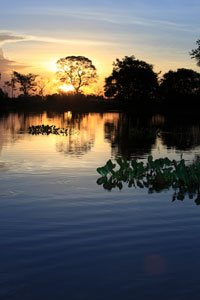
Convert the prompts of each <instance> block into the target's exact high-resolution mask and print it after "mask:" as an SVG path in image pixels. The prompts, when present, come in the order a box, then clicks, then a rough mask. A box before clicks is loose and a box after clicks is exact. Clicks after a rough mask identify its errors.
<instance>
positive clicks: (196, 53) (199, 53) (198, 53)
mask: <svg viewBox="0 0 200 300" xmlns="http://www.w3.org/2000/svg"><path fill="white" fill-rule="evenodd" d="M196 44H197V48H196V49H193V50H192V51H191V52H190V56H191V58H192V59H195V60H196V61H197V66H199V67H200V39H199V40H197V41H196Z"/></svg>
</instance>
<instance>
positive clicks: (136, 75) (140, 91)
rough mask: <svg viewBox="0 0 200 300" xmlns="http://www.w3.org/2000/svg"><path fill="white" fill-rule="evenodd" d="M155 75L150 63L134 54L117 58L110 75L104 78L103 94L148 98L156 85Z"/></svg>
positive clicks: (152, 93) (128, 98)
mask: <svg viewBox="0 0 200 300" xmlns="http://www.w3.org/2000/svg"><path fill="white" fill-rule="evenodd" d="M157 76H158V74H156V73H155V72H154V71H153V66H152V65H150V64H148V63H146V62H144V61H141V60H137V59H135V57H134V56H125V58H123V59H122V60H120V59H118V58H117V59H116V62H114V63H113V71H112V74H111V76H109V77H107V78H106V80H105V86H104V90H105V95H106V96H107V97H115V98H120V99H124V100H132V99H137V100H138V99H146V98H150V97H152V96H153V95H155V91H156V89H157V87H158V80H157Z"/></svg>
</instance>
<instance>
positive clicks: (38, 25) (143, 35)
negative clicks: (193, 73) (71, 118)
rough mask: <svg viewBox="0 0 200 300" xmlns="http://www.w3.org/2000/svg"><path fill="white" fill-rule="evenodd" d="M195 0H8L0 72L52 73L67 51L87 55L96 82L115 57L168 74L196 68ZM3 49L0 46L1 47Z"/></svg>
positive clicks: (198, 8) (199, 31)
mask: <svg viewBox="0 0 200 300" xmlns="http://www.w3.org/2000/svg"><path fill="white" fill-rule="evenodd" d="M199 12H200V2H199V0H191V1H189V0H187V1H186V0H165V1H160V0H140V1H139V0H123V1H122V0H120V1H117V0H115V1H109V0H107V1H105V0H102V1H91V0H85V1H81V0H79V1H78V0H74V1H68V0H57V1H52V0H42V1H41V0H40V1H39V0H35V1H27V0H26V1H25V0H18V1H14V0H7V1H3V2H1V9H0V72H1V73H2V74H3V78H5V74H6V73H9V72H10V73H11V71H13V70H18V71H20V72H23V73H28V72H32V73H37V74H43V75H44V76H50V77H51V78H52V76H53V75H54V74H55V71H56V68H55V62H56V61H57V60H58V59H59V58H61V57H66V56H69V55H83V56H86V57H88V58H90V59H91V60H92V61H93V63H94V65H95V66H96V67H97V70H98V74H99V77H100V84H102V82H103V78H104V77H105V76H108V75H109V74H110V72H111V70H112V62H113V61H114V60H115V59H116V58H117V57H118V58H122V57H124V56H125V55H135V57H136V58H138V59H142V60H145V61H147V62H148V63H152V64H153V65H154V70H155V71H157V72H159V71H162V72H166V71H168V70H169V69H173V70H175V69H176V68H179V67H184V68H192V69H194V70H198V69H199V68H198V67H197V66H196V64H195V61H192V60H191V59H190V57H189V54H188V52H189V51H191V49H194V48H195V47H196V45H195V42H196V40H197V39H198V38H200V18H199ZM2 49H3V50H2Z"/></svg>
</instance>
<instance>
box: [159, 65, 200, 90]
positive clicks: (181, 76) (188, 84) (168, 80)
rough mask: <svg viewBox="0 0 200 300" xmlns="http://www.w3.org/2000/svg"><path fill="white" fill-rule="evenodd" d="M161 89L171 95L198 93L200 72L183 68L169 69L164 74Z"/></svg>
mask: <svg viewBox="0 0 200 300" xmlns="http://www.w3.org/2000/svg"><path fill="white" fill-rule="evenodd" d="M160 89H161V92H163V93H164V94H170V95H191V94H193V95H197V94H199V93H200V74H199V73H197V72H195V71H193V70H190V69H183V68H182V69H178V70H177V71H169V72H167V73H165V74H164V75H163V78H162V80H161V85H160Z"/></svg>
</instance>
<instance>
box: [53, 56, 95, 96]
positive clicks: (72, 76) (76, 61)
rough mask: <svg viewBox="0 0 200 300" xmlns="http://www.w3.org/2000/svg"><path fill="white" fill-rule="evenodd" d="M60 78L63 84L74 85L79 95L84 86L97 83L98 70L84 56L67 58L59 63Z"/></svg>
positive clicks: (58, 73)
mask: <svg viewBox="0 0 200 300" xmlns="http://www.w3.org/2000/svg"><path fill="white" fill-rule="evenodd" d="M57 68H58V69H59V70H60V71H58V72H57V75H58V78H59V80H60V81H61V82H62V83H65V84H67V85H72V86H73V87H74V90H75V92H76V93H77V94H78V93H79V91H80V89H81V88H82V87H83V86H87V85H89V84H90V83H92V82H95V80H96V78H97V73H96V68H95V66H94V65H93V64H92V61H91V60H90V59H88V58H87V57H84V56H67V57H65V58H61V59H59V60H58V61H57Z"/></svg>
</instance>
